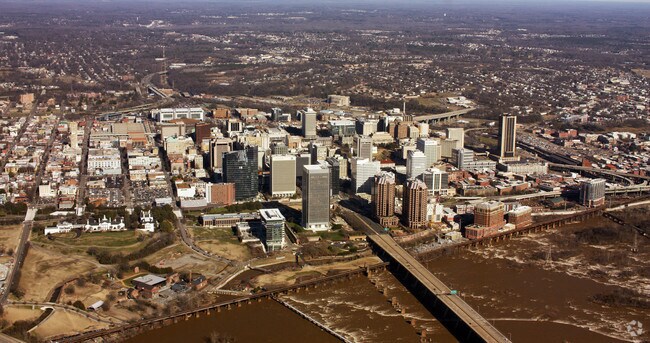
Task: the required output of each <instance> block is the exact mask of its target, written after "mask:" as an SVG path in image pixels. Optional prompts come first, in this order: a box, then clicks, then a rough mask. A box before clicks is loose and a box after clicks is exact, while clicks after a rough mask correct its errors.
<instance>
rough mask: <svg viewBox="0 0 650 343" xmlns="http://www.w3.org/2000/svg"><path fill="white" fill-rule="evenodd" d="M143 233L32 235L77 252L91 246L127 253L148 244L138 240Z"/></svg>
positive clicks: (36, 238) (41, 241)
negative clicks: (49, 236) (50, 237)
mask: <svg viewBox="0 0 650 343" xmlns="http://www.w3.org/2000/svg"><path fill="white" fill-rule="evenodd" d="M141 235H142V233H140V232H136V231H120V232H84V233H82V234H81V236H79V237H76V236H77V235H76V233H74V232H69V233H62V234H56V235H51V236H52V239H49V238H48V237H47V236H44V235H38V236H35V235H32V241H34V242H39V243H42V244H46V245H50V246H53V247H61V248H64V249H65V248H67V249H71V250H72V251H77V252H85V251H86V250H87V249H88V248H90V247H98V248H102V249H108V250H119V251H120V252H124V253H127V252H131V251H134V250H138V249H140V248H141V247H142V246H144V245H145V244H146V240H144V241H142V242H141V241H139V240H138V238H139V237H140V236H141Z"/></svg>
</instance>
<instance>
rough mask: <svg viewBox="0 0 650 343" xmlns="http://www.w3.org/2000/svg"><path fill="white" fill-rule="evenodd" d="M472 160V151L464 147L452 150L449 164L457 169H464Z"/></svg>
mask: <svg viewBox="0 0 650 343" xmlns="http://www.w3.org/2000/svg"><path fill="white" fill-rule="evenodd" d="M472 162H474V151H472V150H469V149H465V148H461V149H454V150H452V155H451V164H453V165H454V166H456V167H457V168H458V169H466V167H467V166H468V165H470V164H471V163H472Z"/></svg>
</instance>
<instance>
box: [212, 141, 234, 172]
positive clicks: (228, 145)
mask: <svg viewBox="0 0 650 343" xmlns="http://www.w3.org/2000/svg"><path fill="white" fill-rule="evenodd" d="M231 150H232V140H231V139H229V138H217V139H213V140H211V141H210V169H212V170H213V171H214V170H217V169H221V168H222V167H223V154H224V153H226V152H229V151H231Z"/></svg>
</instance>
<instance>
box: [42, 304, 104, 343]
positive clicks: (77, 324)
mask: <svg viewBox="0 0 650 343" xmlns="http://www.w3.org/2000/svg"><path fill="white" fill-rule="evenodd" d="M106 327H108V324H104V323H98V322H95V321H93V320H91V319H88V318H85V317H83V316H81V315H79V314H77V313H75V312H66V311H62V310H55V311H54V314H52V315H51V316H50V317H49V318H48V319H47V320H45V321H44V322H42V323H41V324H40V325H39V326H38V328H36V330H34V331H33V333H34V334H36V336H38V337H39V338H40V339H41V340H46V339H47V338H48V337H52V336H58V335H63V334H66V335H70V334H75V333H78V332H83V331H88V330H96V329H104V328H106Z"/></svg>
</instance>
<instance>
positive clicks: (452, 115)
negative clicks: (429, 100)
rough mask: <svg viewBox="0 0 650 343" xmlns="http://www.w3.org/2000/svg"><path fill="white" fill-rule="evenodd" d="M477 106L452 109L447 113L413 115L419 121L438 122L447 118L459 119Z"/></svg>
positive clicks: (414, 119)
mask: <svg viewBox="0 0 650 343" xmlns="http://www.w3.org/2000/svg"><path fill="white" fill-rule="evenodd" d="M475 109H476V108H475V107H470V108H466V109H463V110H458V111H451V112H445V113H438V114H427V115H423V116H416V117H413V121H417V122H422V121H426V122H432V123H437V122H440V121H446V120H451V119H458V118H459V117H460V116H462V115H464V114H467V113H469V112H471V111H473V110H475Z"/></svg>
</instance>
